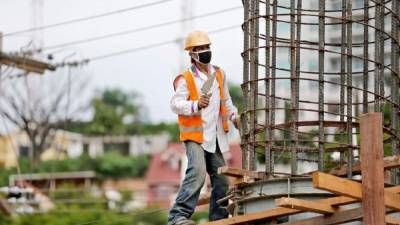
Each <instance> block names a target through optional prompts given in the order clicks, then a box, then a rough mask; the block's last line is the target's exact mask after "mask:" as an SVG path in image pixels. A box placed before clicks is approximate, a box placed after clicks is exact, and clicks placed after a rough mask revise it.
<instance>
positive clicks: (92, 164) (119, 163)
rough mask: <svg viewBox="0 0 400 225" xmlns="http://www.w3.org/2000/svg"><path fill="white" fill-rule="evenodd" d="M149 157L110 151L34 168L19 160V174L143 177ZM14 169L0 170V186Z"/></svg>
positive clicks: (46, 162)
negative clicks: (100, 154) (86, 171)
mask: <svg viewBox="0 0 400 225" xmlns="http://www.w3.org/2000/svg"><path fill="white" fill-rule="evenodd" d="M149 162H150V156H147V155H142V156H135V157H133V156H123V155H121V154H119V153H118V152H115V151H111V152H107V153H105V154H104V155H103V156H100V157H97V158H90V157H88V156H82V157H80V158H74V159H64V160H48V161H43V162H41V163H40V164H38V165H37V166H35V167H33V168H32V167H31V166H30V161H29V160H20V167H21V173H49V172H73V171H85V170H94V171H95V172H96V174H97V176H98V177H99V178H112V179H118V178H127V177H129V178H132V177H143V176H144V175H145V172H146V171H147V167H148V165H149ZM16 173H17V170H16V168H11V169H8V170H6V169H3V170H0V186H6V185H8V177H9V176H10V175H12V174H16Z"/></svg>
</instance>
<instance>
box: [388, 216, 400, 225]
mask: <svg viewBox="0 0 400 225" xmlns="http://www.w3.org/2000/svg"><path fill="white" fill-rule="evenodd" d="M385 221H386V225H399V224H400V219H399V218H397V217H393V216H386V218H385Z"/></svg>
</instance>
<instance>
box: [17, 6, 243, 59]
mask: <svg viewBox="0 0 400 225" xmlns="http://www.w3.org/2000/svg"><path fill="white" fill-rule="evenodd" d="M238 9H242V6H236V7H231V8H227V9H223V10H218V11H213V12H209V13H204V14H200V15H197V16H192V17H188V18H183V19H179V20H172V21H169V22H164V23H158V24H153V25H150V26H144V27H139V28H134V29H129V30H125V31H120V32H116V33H111V34H105V35H100V36H96V37H91V38H86V39H81V40H76V41H70V42H66V43H61V44H55V45H50V46H46V47H42V48H37V49H33V50H28V51H25V52H24V53H27V54H32V53H37V52H42V51H44V50H49V49H55V48H62V47H67V46H70V45H76V44H81V43H87V42H93V41H98V40H103V39H107V38H112V37H116V36H121V35H126V34H133V33H137V32H141V31H146V30H151V29H155V28H160V27H165V26H169V25H172V24H176V23H182V22H186V21H190V20H195V19H199V18H204V17H208V16H213V15H218V14H221V13H226V12H230V11H234V10H238Z"/></svg>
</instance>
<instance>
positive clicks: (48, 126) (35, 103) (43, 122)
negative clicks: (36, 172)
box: [0, 74, 87, 164]
mask: <svg viewBox="0 0 400 225" xmlns="http://www.w3.org/2000/svg"><path fill="white" fill-rule="evenodd" d="M71 75H72V74H69V75H68V77H65V76H63V75H62V74H52V75H48V76H47V77H38V76H34V75H29V76H25V77H24V78H22V79H14V80H7V81H8V82H7V83H4V84H3V87H2V88H1V96H0V115H1V116H2V117H3V116H4V117H5V118H6V119H7V120H8V122H10V123H11V124H13V125H14V126H15V127H17V128H18V129H20V130H23V131H25V132H26V134H27V136H28V138H29V141H30V144H31V148H30V156H31V160H32V163H33V164H37V162H38V161H39V160H40V156H41V154H42V153H43V151H44V150H45V149H46V148H47V146H48V144H50V143H51V140H50V139H51V137H50V131H51V130H52V129H55V128H61V127H64V126H65V125H66V124H68V123H69V122H70V121H71V120H72V119H73V118H74V117H76V116H79V114H80V113H82V112H83V111H84V110H85V108H86V107H85V106H84V105H82V102H80V101H77V100H78V99H80V98H79V97H78V96H79V95H81V94H82V92H83V90H84V87H85V85H86V84H87V80H86V81H85V80H83V79H78V78H74V79H71Z"/></svg>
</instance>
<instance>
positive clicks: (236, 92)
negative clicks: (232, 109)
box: [228, 82, 243, 112]
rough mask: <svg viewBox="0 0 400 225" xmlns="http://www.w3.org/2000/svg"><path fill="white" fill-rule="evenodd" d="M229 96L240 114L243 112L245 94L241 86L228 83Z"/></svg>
mask: <svg viewBox="0 0 400 225" xmlns="http://www.w3.org/2000/svg"><path fill="white" fill-rule="evenodd" d="M228 88H229V94H230V95H231V98H232V102H233V104H234V105H235V106H236V107H237V109H238V111H239V112H243V92H242V89H241V88H240V86H239V85H235V84H233V83H230V82H228Z"/></svg>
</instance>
